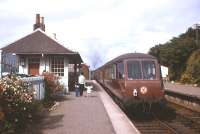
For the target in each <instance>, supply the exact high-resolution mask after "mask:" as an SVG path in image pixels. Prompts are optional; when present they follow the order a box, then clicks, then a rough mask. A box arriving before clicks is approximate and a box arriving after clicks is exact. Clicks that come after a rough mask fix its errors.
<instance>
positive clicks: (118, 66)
mask: <svg viewBox="0 0 200 134" xmlns="http://www.w3.org/2000/svg"><path fill="white" fill-rule="evenodd" d="M93 75H94V78H95V79H97V81H99V82H100V83H101V84H102V85H103V86H105V87H106V88H107V89H108V90H109V91H110V92H111V93H112V94H113V95H114V96H115V97H117V98H118V99H119V100H120V101H122V102H123V103H125V104H136V103H137V104H138V103H148V104H152V103H159V102H161V101H163V98H164V90H163V83H162V79H161V73H160V65H159V63H158V61H157V59H156V58H155V57H153V56H151V55H147V54H142V53H128V54H124V55H121V56H119V57H117V58H115V59H113V60H111V61H110V62H108V63H106V64H105V65H103V66H102V67H100V68H99V69H97V70H95V71H94V74H93Z"/></svg>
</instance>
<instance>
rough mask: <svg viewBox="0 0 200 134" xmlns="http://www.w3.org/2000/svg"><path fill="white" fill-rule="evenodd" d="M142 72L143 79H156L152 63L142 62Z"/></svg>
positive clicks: (153, 63) (154, 67)
mask: <svg viewBox="0 0 200 134" xmlns="http://www.w3.org/2000/svg"><path fill="white" fill-rule="evenodd" d="M142 70H143V77H144V79H146V80H154V79H156V66H155V62H154V61H142Z"/></svg>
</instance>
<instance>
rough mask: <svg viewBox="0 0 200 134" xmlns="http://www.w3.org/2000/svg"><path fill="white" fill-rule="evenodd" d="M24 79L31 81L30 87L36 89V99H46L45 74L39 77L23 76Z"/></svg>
mask: <svg viewBox="0 0 200 134" xmlns="http://www.w3.org/2000/svg"><path fill="white" fill-rule="evenodd" d="M21 80H22V81H24V82H28V83H30V86H31V87H30V88H33V89H34V90H35V96H34V97H35V99H37V100H42V99H44V94H45V84H44V76H37V77H24V78H21Z"/></svg>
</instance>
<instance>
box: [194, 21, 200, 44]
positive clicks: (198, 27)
mask: <svg viewBox="0 0 200 134" xmlns="http://www.w3.org/2000/svg"><path fill="white" fill-rule="evenodd" d="M199 29H200V24H198V23H197V24H195V30H196V45H197V47H199Z"/></svg>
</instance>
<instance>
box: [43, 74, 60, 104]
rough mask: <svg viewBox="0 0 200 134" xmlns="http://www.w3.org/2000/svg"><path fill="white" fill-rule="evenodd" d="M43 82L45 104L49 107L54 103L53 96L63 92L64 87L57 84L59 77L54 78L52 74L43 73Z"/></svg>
mask: <svg viewBox="0 0 200 134" xmlns="http://www.w3.org/2000/svg"><path fill="white" fill-rule="evenodd" d="M43 76H44V81H45V98H44V102H45V104H48V105H51V103H53V101H54V95H55V94H56V93H57V92H58V91H63V89H64V86H63V85H62V84H61V83H60V82H59V79H60V78H59V77H58V76H55V75H54V74H53V73H49V72H44V73H43Z"/></svg>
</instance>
